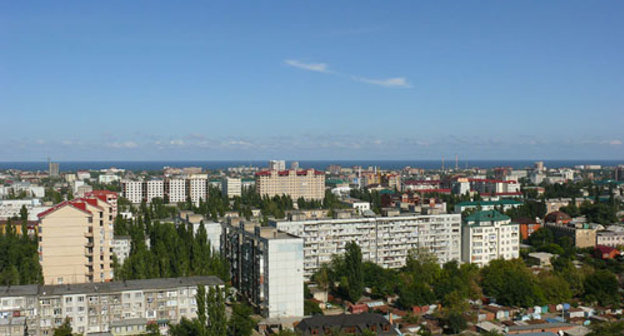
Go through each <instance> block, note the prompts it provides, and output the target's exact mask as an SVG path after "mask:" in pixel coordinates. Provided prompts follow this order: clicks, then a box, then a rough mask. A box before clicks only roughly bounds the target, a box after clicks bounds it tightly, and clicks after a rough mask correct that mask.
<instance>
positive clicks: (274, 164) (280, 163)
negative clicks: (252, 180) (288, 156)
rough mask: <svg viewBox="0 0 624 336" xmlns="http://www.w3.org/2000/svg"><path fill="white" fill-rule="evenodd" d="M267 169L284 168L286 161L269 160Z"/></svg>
mask: <svg viewBox="0 0 624 336" xmlns="http://www.w3.org/2000/svg"><path fill="white" fill-rule="evenodd" d="M269 170H278V171H279V170H286V161H284V160H271V161H269Z"/></svg>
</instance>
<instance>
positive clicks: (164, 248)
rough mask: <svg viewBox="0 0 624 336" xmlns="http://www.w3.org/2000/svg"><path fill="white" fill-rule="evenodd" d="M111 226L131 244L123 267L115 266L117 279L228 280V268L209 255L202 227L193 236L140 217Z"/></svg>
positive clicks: (212, 253)
mask: <svg viewBox="0 0 624 336" xmlns="http://www.w3.org/2000/svg"><path fill="white" fill-rule="evenodd" d="M115 226H116V230H115V231H116V232H120V233H121V234H127V235H129V236H130V238H131V242H132V245H131V251H130V256H129V257H128V258H127V259H126V260H125V261H124V263H123V265H115V277H116V278H117V279H121V280H126V279H128V280H129V279H149V278H167V277H185V276H194V275H216V276H218V277H220V278H221V279H223V280H227V279H228V278H229V266H228V265H227V262H226V261H225V260H223V259H222V258H221V257H220V256H219V254H218V253H215V252H213V251H212V248H211V247H210V242H209V241H208V238H207V235H206V230H205V228H204V226H203V225H200V227H199V229H198V231H197V234H193V232H192V230H189V229H187V227H186V226H185V225H179V226H177V227H176V226H175V225H174V224H172V223H160V222H153V223H151V222H144V221H143V219H142V217H138V218H137V219H136V220H134V221H127V220H123V219H119V220H118V221H117V222H116V225H115ZM146 238H149V240H146ZM148 242H149V247H148Z"/></svg>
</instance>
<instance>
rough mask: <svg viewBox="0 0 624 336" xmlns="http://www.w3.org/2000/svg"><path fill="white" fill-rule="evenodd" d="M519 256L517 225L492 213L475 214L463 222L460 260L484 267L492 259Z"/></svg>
mask: <svg viewBox="0 0 624 336" xmlns="http://www.w3.org/2000/svg"><path fill="white" fill-rule="evenodd" d="M519 256H520V225H519V224H513V223H511V218H510V217H509V216H506V215H503V214H501V213H500V212H498V211H496V210H488V211H479V212H476V213H474V214H472V215H470V216H468V217H466V218H465V219H464V223H463V225H462V260H463V261H464V262H468V263H473V264H477V265H479V266H485V265H487V264H488V263H489V262H490V261H492V260H495V259H501V258H502V259H514V258H518V257H519Z"/></svg>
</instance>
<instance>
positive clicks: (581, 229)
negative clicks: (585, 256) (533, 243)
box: [544, 214, 604, 248]
mask: <svg viewBox="0 0 624 336" xmlns="http://www.w3.org/2000/svg"><path fill="white" fill-rule="evenodd" d="M549 215H550V214H549ZM544 226H545V227H547V228H549V229H550V230H551V231H552V232H553V234H554V236H555V238H558V239H559V238H562V237H569V238H570V240H571V241H572V243H573V244H574V246H575V247H578V248H585V247H594V246H596V233H597V232H598V230H597V227H596V224H593V225H592V224H588V223H574V222H568V223H564V222H561V221H557V222H555V221H551V220H549V218H548V215H547V216H546V218H545V224H544ZM602 245H604V244H602Z"/></svg>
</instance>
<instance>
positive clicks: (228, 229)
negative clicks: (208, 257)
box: [221, 221, 304, 318]
mask: <svg viewBox="0 0 624 336" xmlns="http://www.w3.org/2000/svg"><path fill="white" fill-rule="evenodd" d="M221 250H222V254H223V256H224V257H225V258H226V259H227V260H228V261H229V264H230V275H231V279H232V285H233V286H234V287H236V288H237V289H238V291H239V293H241V295H243V297H245V298H246V299H247V300H248V301H249V302H250V303H251V304H252V305H254V306H255V307H256V308H257V309H258V310H259V311H260V313H261V314H262V315H263V316H265V317H268V318H274V317H289V316H291V317H292V316H303V315H304V312H303V281H304V278H303V239H301V238H297V237H295V236H293V235H290V234H287V233H285V232H281V231H279V230H277V229H275V228H273V227H260V225H259V224H257V223H243V222H239V223H237V221H233V222H231V223H230V224H225V225H224V233H223V242H222V245H221Z"/></svg>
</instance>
